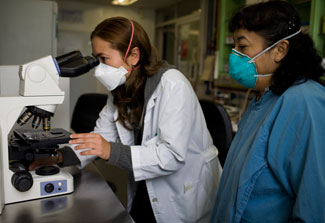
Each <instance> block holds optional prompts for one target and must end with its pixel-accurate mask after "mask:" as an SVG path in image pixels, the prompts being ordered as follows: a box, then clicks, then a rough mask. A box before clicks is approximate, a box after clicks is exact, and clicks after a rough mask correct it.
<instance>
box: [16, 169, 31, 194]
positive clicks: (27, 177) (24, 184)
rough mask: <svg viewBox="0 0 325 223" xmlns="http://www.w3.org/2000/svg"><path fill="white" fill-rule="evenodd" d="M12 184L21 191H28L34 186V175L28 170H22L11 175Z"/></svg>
mask: <svg viewBox="0 0 325 223" xmlns="http://www.w3.org/2000/svg"><path fill="white" fill-rule="evenodd" d="M11 183H12V185H13V186H14V187H15V188H16V189H17V190H18V191H21V192H25V191H28V190H29V189H30V188H31V187H32V186H33V177H32V175H31V174H30V173H29V172H28V171H26V170H20V171H18V172H16V173H14V175H12V177H11Z"/></svg>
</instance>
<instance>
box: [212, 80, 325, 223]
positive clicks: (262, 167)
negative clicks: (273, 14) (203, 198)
mask: <svg viewBox="0 0 325 223" xmlns="http://www.w3.org/2000/svg"><path fill="white" fill-rule="evenodd" d="M293 221H294V222H296V221H297V222H300V221H301V222H317V223H319V222H325V87H323V86H322V85H320V84H319V83H317V82H315V81H312V80H308V81H305V82H302V83H301V82H300V83H297V84H296V85H293V86H292V87H290V88H289V89H287V90H286V91H285V92H284V93H283V94H282V95H280V96H278V95H275V94H273V93H272V91H268V92H266V93H265V95H264V96H263V97H262V98H261V100H260V101H258V102H256V100H255V99H254V100H253V101H252V102H251V103H250V104H249V106H248V107H247V110H246V112H245V114H244V116H243V118H242V120H241V121H240V123H239V126H238V132H237V134H236V136H235V138H234V140H233V142H232V144H231V147H230V150H229V153H228V156H227V159H226V163H225V167H224V170H223V173H222V177H221V181H220V185H219V190H218V194H217V198H216V201H215V206H214V210H213V214H212V218H211V222H215V223H217V222H218V223H219V222H222V223H226V222H262V223H268V222H270V223H280V222H293Z"/></svg>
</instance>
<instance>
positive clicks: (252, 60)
mask: <svg viewBox="0 0 325 223" xmlns="http://www.w3.org/2000/svg"><path fill="white" fill-rule="evenodd" d="M300 32H301V29H299V30H298V31H297V32H295V33H293V34H291V35H289V36H287V37H284V38H283V39H280V40H279V41H277V42H275V43H274V44H272V45H271V46H269V47H268V48H266V49H265V50H263V51H262V52H260V53H259V54H257V55H256V56H255V57H253V58H252V59H251V60H250V61H248V63H252V62H254V60H255V59H256V58H257V57H259V56H261V55H262V54H263V53H265V52H266V51H268V50H270V49H271V48H273V47H274V46H276V45H277V44H278V43H279V42H281V41H282V40H286V39H289V38H291V37H293V36H295V35H298V34H299V33H300Z"/></svg>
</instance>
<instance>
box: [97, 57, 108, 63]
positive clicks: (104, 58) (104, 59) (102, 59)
mask: <svg viewBox="0 0 325 223" xmlns="http://www.w3.org/2000/svg"><path fill="white" fill-rule="evenodd" d="M99 60H100V61H101V62H105V61H106V60H108V58H107V57H99Z"/></svg>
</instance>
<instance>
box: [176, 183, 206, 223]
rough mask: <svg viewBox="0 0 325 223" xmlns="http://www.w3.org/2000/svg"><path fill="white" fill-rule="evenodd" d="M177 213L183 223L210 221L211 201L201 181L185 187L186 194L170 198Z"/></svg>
mask: <svg viewBox="0 0 325 223" xmlns="http://www.w3.org/2000/svg"><path fill="white" fill-rule="evenodd" d="M170 200H171V203H172V206H173V208H174V210H175V213H176V214H177V215H178V216H179V219H180V220H181V221H182V222H186V223H190V222H201V221H200V220H203V218H205V219H209V215H210V214H209V212H210V210H211V206H212V204H211V201H210V199H209V197H208V193H207V192H206V191H205V189H204V186H202V185H201V184H200V182H199V181H197V182H195V183H188V184H185V185H184V193H183V194H180V195H177V196H172V197H171V198H170Z"/></svg>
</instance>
